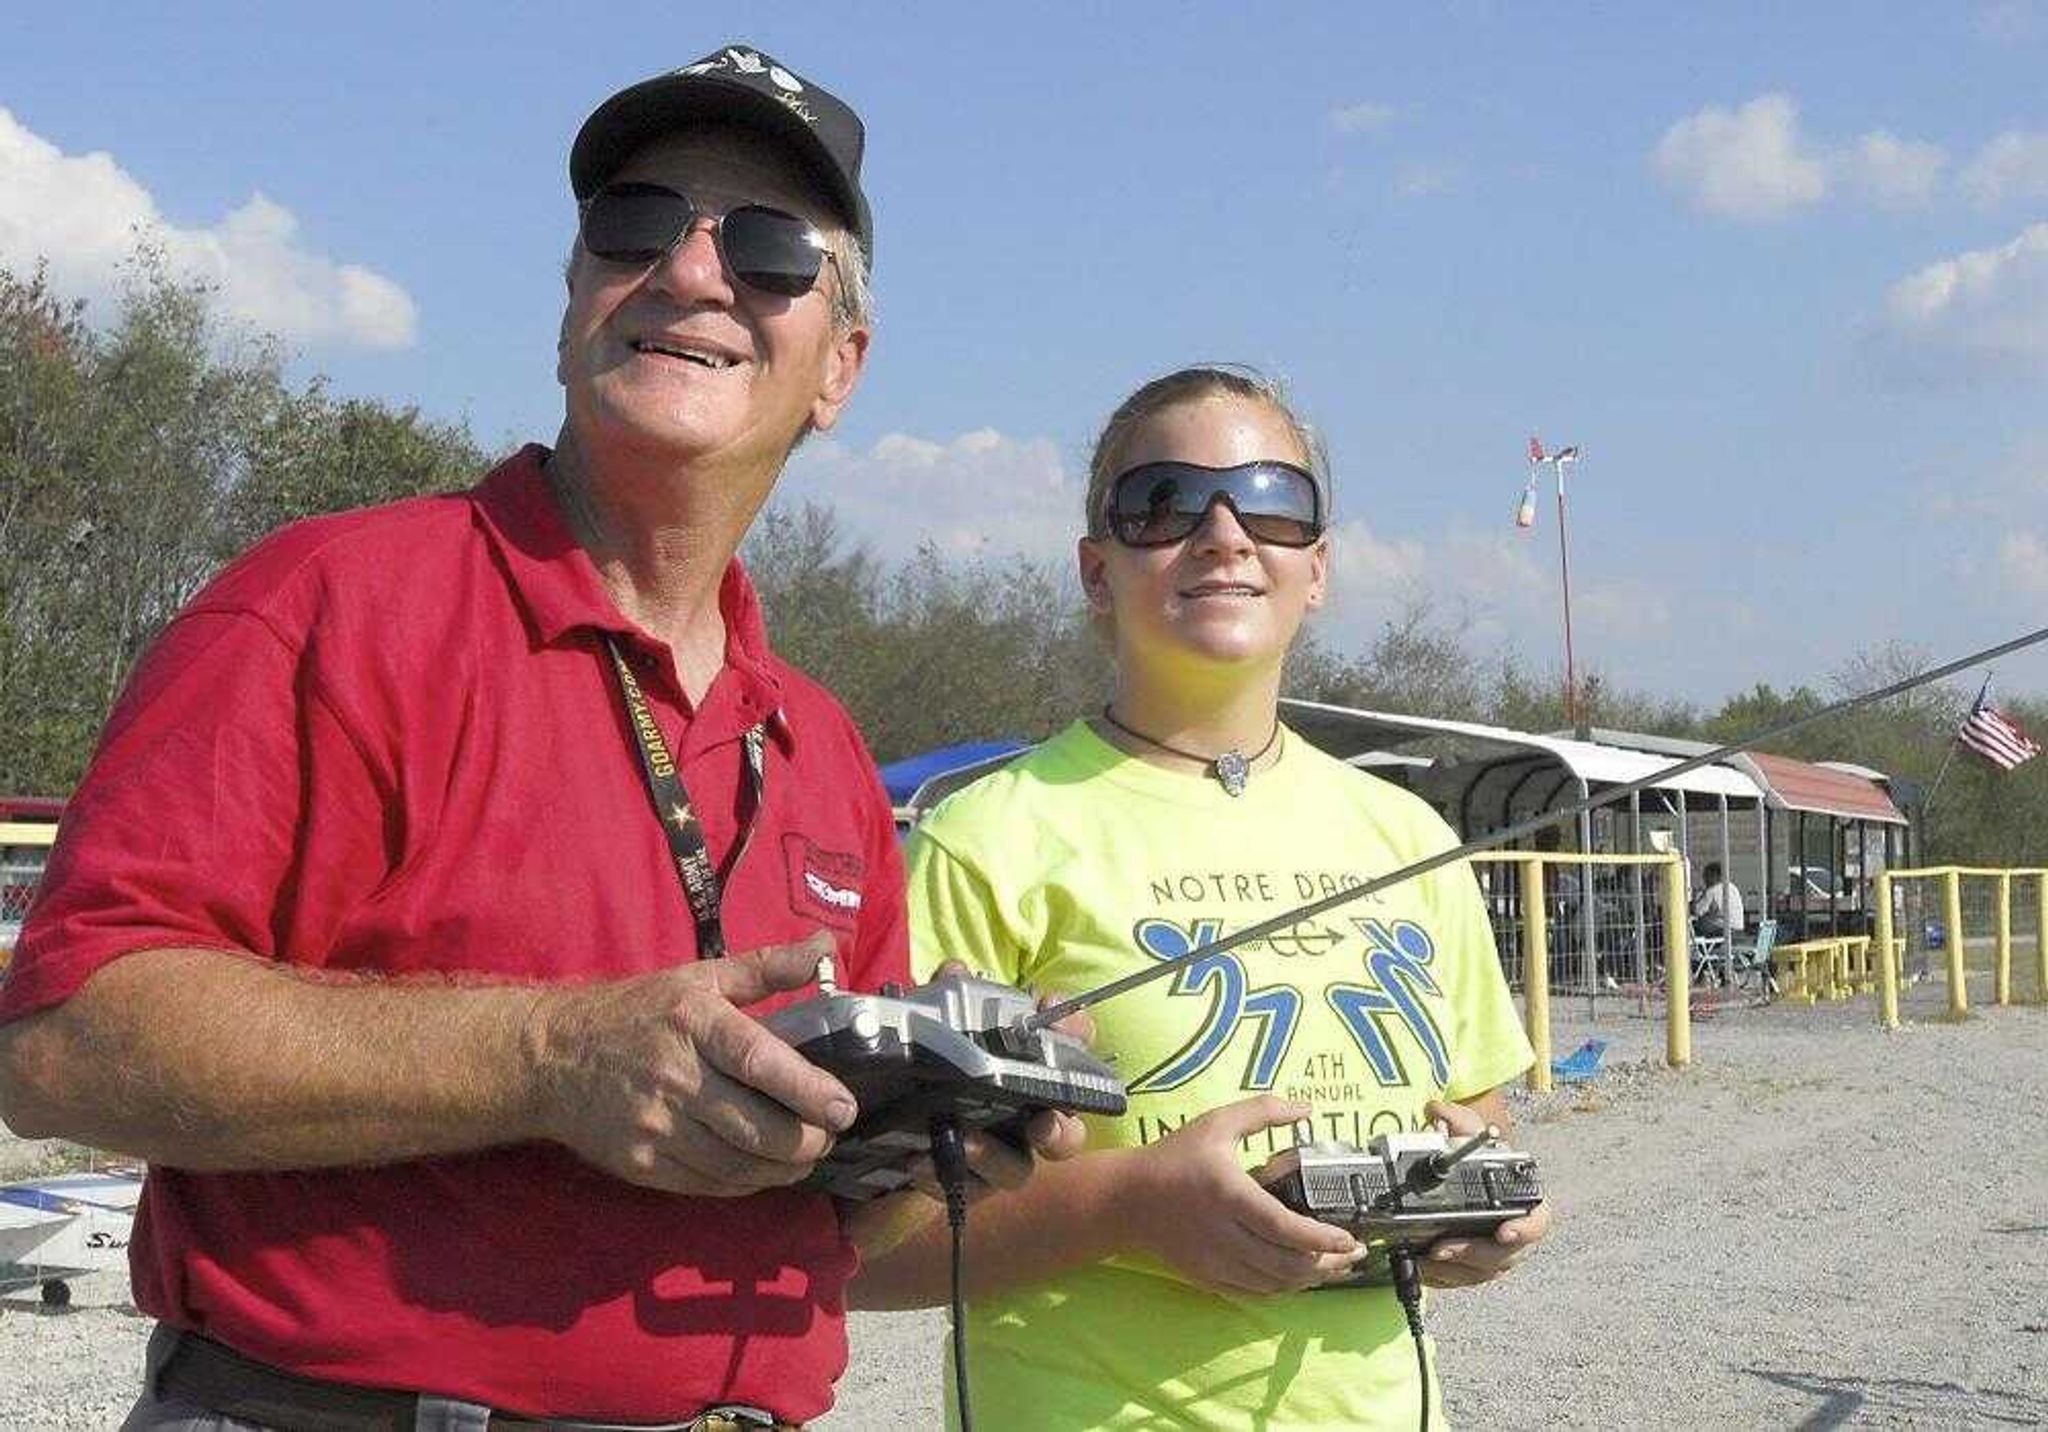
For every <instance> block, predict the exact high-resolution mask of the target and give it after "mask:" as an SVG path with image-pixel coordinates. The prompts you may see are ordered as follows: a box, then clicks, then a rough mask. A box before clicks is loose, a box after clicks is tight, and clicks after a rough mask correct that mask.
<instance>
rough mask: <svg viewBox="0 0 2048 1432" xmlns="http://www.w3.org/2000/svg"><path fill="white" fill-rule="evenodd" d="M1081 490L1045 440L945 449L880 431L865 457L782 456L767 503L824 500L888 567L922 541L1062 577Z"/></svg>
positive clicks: (995, 436)
mask: <svg viewBox="0 0 2048 1432" xmlns="http://www.w3.org/2000/svg"><path fill="white" fill-rule="evenodd" d="M1085 486H1086V484H1085V480H1084V479H1083V478H1081V477H1079V476H1071V475H1069V474H1068V473H1067V471H1066V469H1065V467H1064V465H1063V464H1062V463H1061V461H1060V454H1059V448H1058V447H1057V445H1055V444H1054V443H1053V442H1052V441H1051V440H1050V439H1048V438H1014V437H1009V436H1007V435H1005V434H1003V433H999V432H997V431H996V430H995V429H993V428H981V429H977V430H976V431H974V432H969V433H962V434H961V435H960V436H958V437H956V438H954V439H952V440H951V441H949V442H934V441H932V440H931V439H929V438H921V437H916V436H913V435H911V434H909V433H889V434H887V435H885V436H883V437H882V438H880V439H878V440H877V441H876V442H875V444H874V446H873V447H871V448H869V449H868V450H867V451H865V452H861V451H858V450H856V449H854V448H850V447H848V446H846V445H845V444H843V443H839V442H835V441H833V440H831V439H829V438H815V439H813V440H812V441H810V442H809V443H806V444H805V445H804V446H803V447H801V448H799V449H798V450H797V453H796V456H795V457H793V458H792V459H790V463H789V468H788V470H787V471H786V472H785V473H784V474H783V477H782V480H781V481H780V482H779V483H777V484H776V488H775V500H776V502H777V503H778V504H782V505H785V506H793V505H795V504H797V503H802V502H806V501H811V502H824V503H829V504H830V505H831V506H832V508H833V509H834V510H835V511H836V512H837V513H838V515H839V519H840V522H841V524H842V525H843V527H844V528H845V530H846V532H847V534H848V535H849V536H850V537H853V538H856V539H858V540H860V541H862V542H864V543H866V544H867V546H868V547H869V548H870V549H872V550H873V551H874V552H875V553H876V554H877V555H878V556H880V557H883V558H885V559H888V560H892V561H895V560H901V559H902V558H904V557H907V556H909V555H910V554H911V553H913V552H915V551H916V550H917V549H918V547H919V546H921V545H922V544H924V543H926V542H930V543H933V544H934V545H935V546H936V547H937V548H938V549H939V550H940V551H941V552H943V553H945V554H947V555H948V556H955V557H961V556H975V555H986V556H989V557H991V558H995V559H998V560H999V559H1001V558H1002V557H1004V556H1008V555H1012V554H1016V555H1021V556H1024V557H1028V558H1031V559H1032V560H1034V561H1038V562H1044V563H1048V564H1050V565H1051V566H1052V567H1053V568H1054V569H1055V570H1056V571H1062V572H1063V571H1065V569H1066V568H1067V567H1069V566H1070V565H1071V564H1072V562H1073V551H1074V539H1075V538H1077V537H1079V536H1080V535H1081V499H1082V495H1083V492H1084V490H1085Z"/></svg>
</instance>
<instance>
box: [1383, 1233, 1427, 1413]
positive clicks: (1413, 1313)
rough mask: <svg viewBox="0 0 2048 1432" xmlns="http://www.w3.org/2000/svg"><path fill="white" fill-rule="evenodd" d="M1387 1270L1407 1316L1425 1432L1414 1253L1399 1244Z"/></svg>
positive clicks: (1422, 1355) (1423, 1358) (1419, 1300)
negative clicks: (1389, 1271)
mask: <svg viewBox="0 0 2048 1432" xmlns="http://www.w3.org/2000/svg"><path fill="white" fill-rule="evenodd" d="M1387 1266H1388V1267H1389V1268H1390V1269H1391V1270H1392V1271H1393V1274H1394V1296H1395V1297H1397V1298H1399V1299H1400V1300H1401V1311H1402V1312H1403V1313H1405V1314H1407V1316H1408V1335H1409V1336H1410V1337H1412V1338H1414V1339H1415V1370H1416V1374H1417V1376H1418V1377H1419V1378H1420V1379H1421V1389H1422V1432H1429V1349H1428V1347H1427V1346H1426V1345H1425V1344H1424V1343H1423V1341H1422V1269H1421V1268H1420V1267H1419V1266H1418V1265H1417V1264H1416V1262H1415V1250H1414V1249H1412V1248H1406V1247H1403V1246H1401V1245H1400V1244H1396V1245H1395V1246H1394V1247H1392V1248H1390V1249H1388V1250H1387Z"/></svg>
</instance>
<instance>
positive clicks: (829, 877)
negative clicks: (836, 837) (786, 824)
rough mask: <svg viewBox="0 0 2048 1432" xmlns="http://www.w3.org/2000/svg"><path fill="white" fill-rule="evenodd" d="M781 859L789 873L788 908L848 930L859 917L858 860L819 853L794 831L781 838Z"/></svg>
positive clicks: (859, 883) (842, 855) (816, 847)
mask: <svg viewBox="0 0 2048 1432" xmlns="http://www.w3.org/2000/svg"><path fill="white" fill-rule="evenodd" d="M782 855H783V862H784V864H785V865H786V866H787V868H788V870H789V904H790V908H791V909H793V910H795V911H796V912H797V913H798V914H799V915H809V916H810V917H811V918H812V919H815V920H822V921H824V922H825V923H826V924H828V925H837V926H839V927H840V928H841V929H844V930H850V929H852V928H853V925H854V921H855V920H857V919H858V918H859V917H860V890H861V876H862V874H863V873H864V871H865V867H864V866H863V865H862V864H861V859H860V857H859V856H857V855H847V854H842V853H841V852H839V851H836V850H823V849H820V848H819V847H818V846H817V845H815V844H813V843H812V842H811V841H810V839H809V838H808V837H806V836H802V835H798V834H797V833H796V832H794V831H791V832H790V833H789V834H787V835H785V836H783V837H782Z"/></svg>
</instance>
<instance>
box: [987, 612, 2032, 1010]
mask: <svg viewBox="0 0 2048 1432" xmlns="http://www.w3.org/2000/svg"><path fill="white" fill-rule="evenodd" d="M2040 641H2048V627H2042V628H2041V629H2040V630H2038V631H2032V632H2029V633H2027V634H2026V635H2025V636H2018V637H2014V638H2013V639H2012V640H2011V641H2004V642H2000V643H1999V644H1998V645H1997V646H1989V647H1986V648H1985V649H1984V650H1982V651H1973V652H1971V653H1970V654H1969V655H1968V656H1963V657H1958V658H1957V659H1956V660H1954V661H1949V662H1943V663H1942V664H1941V665H1940V666H1937V667H1934V668H1932V669H1931V670H1928V671H1923V672H1921V673H1920V674H1919V675H1917V676H1909V677H1906V678H1905V679H1903V680H1900V681H1894V682H1893V683H1892V684H1891V685H1889V686H1883V687H1879V688H1878V689H1877V690H1875V691H1866V692H1864V693H1863V694H1862V695H1860V696H1849V697H1845V698H1843V699H1842V700H1840V701H1837V702H1834V703H1833V704H1832V705H1828V706H1823V707H1821V709H1820V710H1818V711H1811V712H1808V713H1807V714H1806V715H1804V716H1794V717H1793V718H1792V719H1790V720H1788V721H1780V722H1779V723H1778V724H1777V725H1775V726H1767V727H1765V728H1764V729H1763V730H1761V731H1758V732H1756V733H1754V734H1753V735H1749V736H1745V737H1743V738H1742V739H1741V740H1739V741H1730V742H1729V743H1728V744H1727V745H1725V746H1716V747H1715V748H1714V749H1713V750H1711V751H1708V752H1707V753H1705V754H1704V755H1699V756H1689V757H1687V758H1686V759H1685V760H1683V761H1679V762H1678V763H1677V764H1675V765H1670V766H1665V767H1662V768H1661V769H1659V770H1657V771H1654V772H1652V773H1651V774H1649V775H1647V776H1644V777H1642V778H1641V779H1640V780H1634V781H1630V782H1628V783H1627V784H1626V785H1620V786H1615V787H1613V788H1612V789H1610V790H1606V791H1602V792H1601V793H1600V794H1599V795H1597V796H1588V797H1587V798H1586V799H1584V800H1580V801H1574V802H1572V804H1570V805H1568V806H1560V807H1559V808H1558V809H1556V810H1553V811H1545V812H1544V813H1543V814H1542V815H1538V816H1532V817H1530V818H1529V819H1528V820H1524V821H1518V822H1517V823H1515V824H1514V825H1510V826H1507V827H1506V828H1504V829H1501V830H1496V831H1493V832H1492V833H1490V834H1488V835H1483V836H1481V837H1480V838H1479V839H1477V840H1468V841H1466V842H1465V843H1464V844H1463V845H1459V846H1454V847H1452V848H1451V849H1449V850H1444V851H1439V852H1438V853H1437V854H1435V855H1431V856H1427V857H1425V858H1424V859H1421V860H1418V861H1416V862H1415V863H1414V864H1412V865H1404V866H1402V867H1401V868H1400V869H1399V870H1395V871H1392V872H1390V873H1388V874H1386V875H1376V876H1374V877H1373V878H1372V879H1370V880H1367V881H1363V882H1362V883H1360V884H1357V885H1353V886H1350V887H1348V888H1346V889H1343V890H1339V891H1338V892H1337V893H1336V894H1334V895H1325V896H1323V897H1322V898H1321V899H1320V900H1311V901H1310V902H1309V903H1308V904H1306V905H1301V906H1297V907H1296V908H1294V909H1292V910H1288V911H1285V912H1283V913H1281V914H1278V915H1275V916H1273V917H1272V918H1271V919H1270V920H1261V921H1259V923H1257V924H1256V925H1247V926H1245V927H1244V928H1243V929H1242V930H1239V931H1238V932H1237V933H1236V934H1233V935H1225V936H1223V937H1222V938H1220V939H1215V940H1211V941H1209V943H1207V944H1205V945H1197V946H1195V948H1193V949H1192V950H1189V951H1188V952H1187V953H1186V954H1184V955H1177V956H1175V957H1174V958H1173V959H1170V960H1162V961H1160V962H1159V963H1158V964H1156V965H1153V966H1151V967H1150V968H1149V969H1142V970H1138V971H1136V972H1134V973H1132V974H1128V975H1124V976H1122V977H1121V978H1119V979H1114V980H1111V981H1110V982H1109V983H1107V984H1103V985H1097V986H1096V987H1095V988H1094V989H1092V990H1089V991H1087V992H1086V993H1084V994H1077V995H1075V996H1074V997H1073V998H1071V999H1063V1000H1061V1001H1060V1002H1059V1003H1058V1004H1049V1005H1047V1006H1045V1007H1044V1008H1043V1009H1041V1010H1039V1011H1038V1012H1037V1013H1035V1014H1032V1015H1028V1016H1026V1017H1025V1018H1024V1020H1023V1021H1022V1029H1023V1032H1024V1033H1025V1034H1027V1035H1028V1034H1033V1033H1036V1032H1037V1031H1039V1030H1041V1029H1047V1028H1050V1027H1051V1026H1052V1025H1054V1024H1057V1023H1058V1022H1059V1021H1060V1020H1062V1019H1065V1018H1066V1017H1067V1016H1068V1015H1070V1014H1077V1013H1079V1012H1080V1011H1082V1010H1084V1009H1086V1008H1088V1007H1089V1006H1090V1005H1095V1004H1100V1003H1102V1002H1103V1001H1104V1000H1106V999H1114V998H1115V997H1116V996H1118V995H1120V994H1124V993H1127V992H1129V991H1131V990H1134V989H1136V988H1137V987H1138V986H1139V985H1143V984H1150V983H1151V982H1152V981H1153V980H1156V979H1159V978H1160V977H1161V976H1164V975H1170V974H1172V973H1174V972H1175V971H1176V970H1180V969H1185V968H1186V967H1187V966H1189V965H1191V964H1193V963H1194V962H1195V961H1196V960H1200V959H1206V958H1207V957H1209V956H1210V955H1220V954H1222V953H1223V952H1224V951H1226V950H1234V949H1236V948H1237V947H1238V946H1240V945H1249V944H1252V943H1254V942H1255V941H1258V940H1263V939H1265V938H1267V937H1268V936H1270V935H1277V934H1280V933H1281V932H1283V931H1285V930H1289V929H1291V928H1293V927H1294V926H1296V925H1298V924H1300V923H1301V922H1302V921H1303V920H1312V919H1314V918H1315V917H1316V916H1318V915H1322V914H1325V913H1327V912H1329V911H1331V910H1334V909H1336V908H1337V907H1338V906H1340V905H1348V904H1350V903H1351V902H1352V901H1354V900H1362V899H1364V898H1365V897H1366V896H1368V895H1372V894H1376V893H1378V892H1379V891H1381V890H1385V889H1387V888H1388V887H1389V886H1392V885H1399V884H1400V883H1401V882H1402V881H1404V880H1412V879H1414V878H1415V877H1416V876H1418V875H1427V874H1428V873H1429V872H1430V871H1432V870H1440V869H1442V868H1443V867H1444V866H1446V865H1454V864H1456V863H1457V862H1459V861H1461V860H1464V859H1466V858H1467V857H1469V856H1473V855H1478V854H1480V853H1481V852H1483V851H1488V850H1492V849H1495V848H1496V847H1498V846H1502V845H1506V844H1507V843H1509V842H1510V841H1515V840H1520V839H1521V838H1522V837H1523V836H1525V835H1533V834H1534V833H1535V832H1537V831H1539V830H1544V829H1547V828H1549V827H1550V826H1554V825H1562V824H1563V823H1564V822H1565V821H1567V820H1571V819H1573V818H1574V817H1576V816H1581V815H1584V814H1586V812H1588V811H1594V810H1599V809H1600V808H1601V807H1602V806H1608V805H1612V804H1614V803H1615V802H1616V801H1620V800H1625V799H1627V798H1628V797H1629V796H1632V795H1635V794H1636V793H1637V792H1638V791H1644V790H1648V789H1649V788H1650V787H1652V786H1655V785H1659V784H1661V783H1663V782H1665V781H1668V780H1670V779H1671V778H1672V777H1674V776H1682V775H1684V774H1685V773H1686V772H1688V771H1696V770H1698V769H1699V768H1700V767H1702V766H1711V765H1713V764H1714V763H1715V762H1717V761H1725V760H1726V759H1728V757H1730V756H1738V755H1740V754H1742V753H1743V752H1744V751H1747V750H1749V749H1750V748H1751V747H1752V746H1757V745H1761V744H1762V743H1763V742H1765V741H1770V740H1775V739H1776V738H1777V737H1779V736H1784V735H1789V734H1790V733H1792V732H1794V731H1797V730H1799V729H1801V728H1802V727H1805V726H1810V725H1812V724H1813V723H1814V722H1816V721H1824V720H1826V719H1827V718H1828V717H1830V716H1839V715H1841V714H1843V713H1844V712H1847V711H1854V710H1856V709H1857V708H1858V707H1861V706H1869V705H1871V704H1872V703H1874V702H1878V701H1886V700H1889V699H1890V698H1892V697H1894V696H1898V695H1901V694H1903V693H1905V692H1908V691H1911V690H1912V689H1913V688H1914V687H1916V686H1925V685H1926V684H1927V683H1929V682H1930V681H1939V680H1941V679H1942V678H1943V677H1945V676H1953V675H1955V674H1956V673H1957V672H1958V671H1962V670H1965V669H1966V668H1968V667H1972V666H1981V665H1983V664H1984V663H1986V662H1989V661H1995V660H1997V659H1998V658H1999V657H2001V656H2006V655H2008V654H2010V653H2012V652H2015V651H2020V650H2023V649H2024V648H2026V647H2030V646H2032V645H2034V644H2035V643H2036V642H2040Z"/></svg>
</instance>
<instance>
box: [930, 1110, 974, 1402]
mask: <svg viewBox="0 0 2048 1432" xmlns="http://www.w3.org/2000/svg"><path fill="white" fill-rule="evenodd" d="M932 1171H933V1172H934V1173H936V1174H937V1175H938V1178H939V1188H940V1189H941V1190H942V1191H943V1192H944V1193H945V1195H946V1226H947V1227H948V1228H950V1229H951V1230H952V1232H953V1389H954V1396H955V1398H956V1400H957V1401H958V1403H959V1406H960V1432H974V1408H973V1405H972V1404H971V1403H970V1402H969V1400H968V1395H967V1298H966V1295H965V1293H964V1292H963V1290H962V1288H963V1284H964V1282H965V1273H964V1270H965V1268H966V1263H967V1255H966V1247H967V1180H968V1173H967V1145H966V1141H965V1140H964V1139H963V1138H962V1137H961V1135H960V1126H959V1124H957V1123H955V1122H954V1121H953V1120H951V1119H946V1118H938V1119H934V1120H932Z"/></svg>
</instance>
